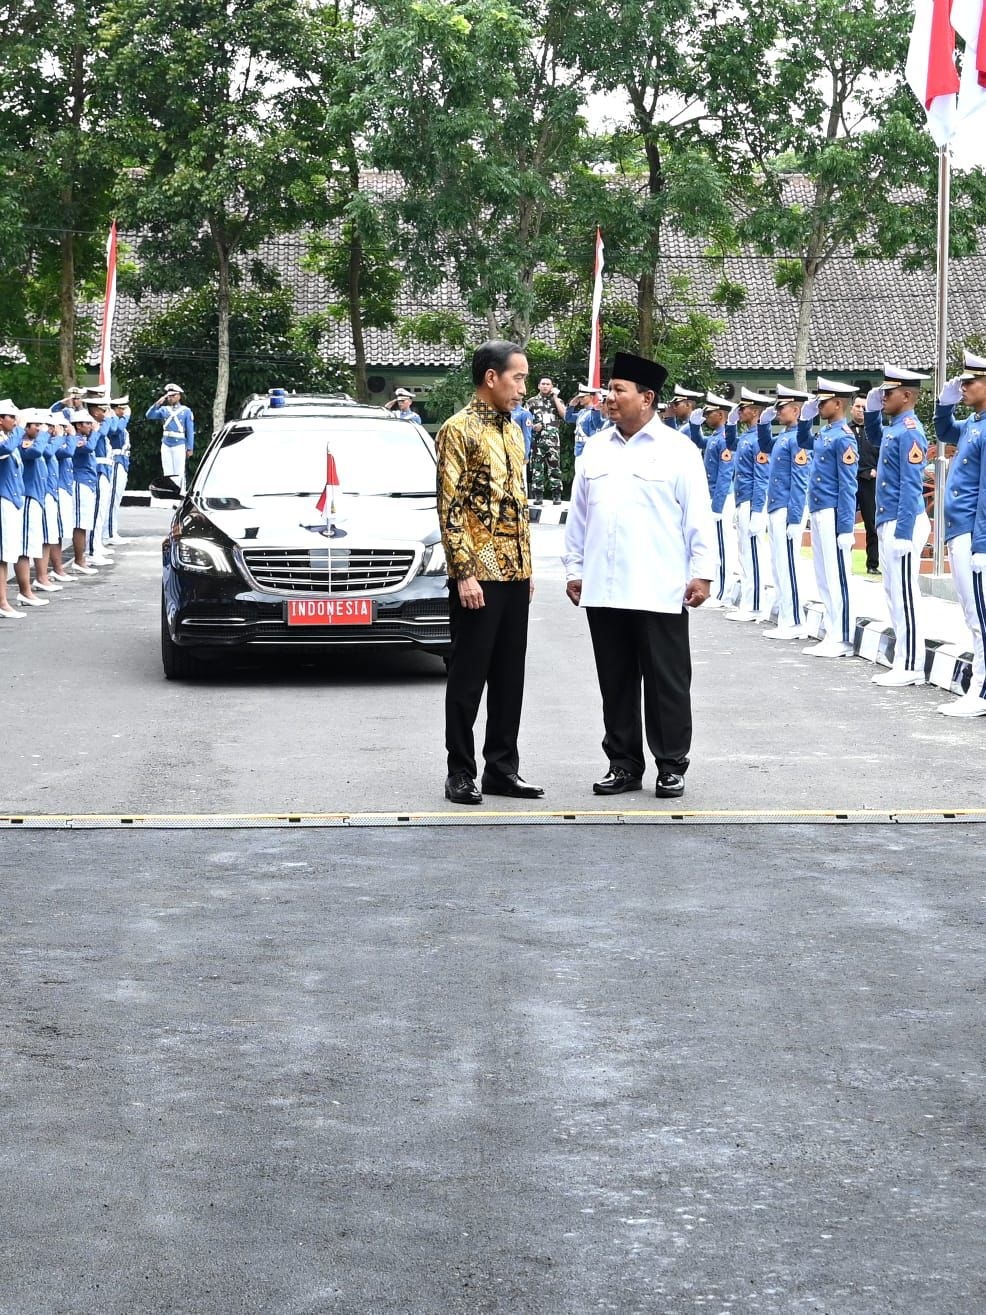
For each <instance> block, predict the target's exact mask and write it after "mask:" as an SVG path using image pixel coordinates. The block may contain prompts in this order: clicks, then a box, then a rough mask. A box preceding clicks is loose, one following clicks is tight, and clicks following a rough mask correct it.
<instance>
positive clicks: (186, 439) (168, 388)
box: [145, 384, 195, 493]
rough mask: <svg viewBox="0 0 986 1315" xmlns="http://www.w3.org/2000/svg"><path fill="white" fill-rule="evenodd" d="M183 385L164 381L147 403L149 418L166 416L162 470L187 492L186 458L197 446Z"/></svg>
mask: <svg viewBox="0 0 986 1315" xmlns="http://www.w3.org/2000/svg"><path fill="white" fill-rule="evenodd" d="M183 396H184V389H182V388H179V387H178V385H177V384H165V385H164V393H163V394H162V395H161V396H160V397H159V398H158V399H157V401H156V402H155V403H154V404H153V406H150V407H148V410H147V415H146V416H145V419H147V420H163V421H164V428H163V430H162V433H161V470H162V471H163V473H164V474H165V475H167V476H169V477H170V478H171V479H173V480H174V481H175V483H176V484H177V485H178V487H179V489H180V490H181V491H182V493H184V492H185V461H186V459H187V458H188V457H190V456H191V454H192V450H193V449H194V447H195V417H194V416H193V415H192V412H191V409H190V408H189V407H187V406H185V404H184V403H183V402H182V400H181V399H182V397H183Z"/></svg>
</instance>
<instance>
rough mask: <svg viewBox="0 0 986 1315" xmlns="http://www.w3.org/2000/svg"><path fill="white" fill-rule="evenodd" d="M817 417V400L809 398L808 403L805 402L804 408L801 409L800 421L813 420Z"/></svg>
mask: <svg viewBox="0 0 986 1315" xmlns="http://www.w3.org/2000/svg"><path fill="white" fill-rule="evenodd" d="M817 415H818V398H817V397H810V398H809V399H808V401H807V402H805V404H804V406H803V407H802V408H801V419H802V420H814V419H815V416H817Z"/></svg>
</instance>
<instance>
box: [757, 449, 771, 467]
mask: <svg viewBox="0 0 986 1315" xmlns="http://www.w3.org/2000/svg"><path fill="white" fill-rule="evenodd" d="M769 461H770V456H769V454H768V453H766V452H758V453H757V465H758V466H766V465H767V463H768V462H769Z"/></svg>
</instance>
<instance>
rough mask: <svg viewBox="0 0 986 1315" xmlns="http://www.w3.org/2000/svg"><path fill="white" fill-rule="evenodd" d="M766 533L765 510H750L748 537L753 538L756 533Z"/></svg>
mask: <svg viewBox="0 0 986 1315" xmlns="http://www.w3.org/2000/svg"><path fill="white" fill-rule="evenodd" d="M766 533H767V513H766V512H765V511H751V512H750V538H751V539H752V538H755V537H756V536H757V535H758V534H766Z"/></svg>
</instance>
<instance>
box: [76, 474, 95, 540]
mask: <svg viewBox="0 0 986 1315" xmlns="http://www.w3.org/2000/svg"><path fill="white" fill-rule="evenodd" d="M97 483H98V480H97ZM95 521H96V490H95V489H91V488H90V487H89V485H88V484H80V483H79V482H78V481H76V485H75V515H74V516H73V518H72V525H73V527H74V528H75V529H77V530H91V529H92V527H93V525H94V524H95Z"/></svg>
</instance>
